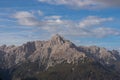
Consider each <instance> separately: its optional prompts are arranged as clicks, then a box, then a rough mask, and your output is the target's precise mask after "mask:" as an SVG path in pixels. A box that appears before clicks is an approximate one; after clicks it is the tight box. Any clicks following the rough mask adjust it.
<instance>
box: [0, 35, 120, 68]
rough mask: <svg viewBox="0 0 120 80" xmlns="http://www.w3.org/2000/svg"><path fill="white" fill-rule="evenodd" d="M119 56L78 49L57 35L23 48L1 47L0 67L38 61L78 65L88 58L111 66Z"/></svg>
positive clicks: (24, 45) (89, 49) (97, 48)
mask: <svg viewBox="0 0 120 80" xmlns="http://www.w3.org/2000/svg"><path fill="white" fill-rule="evenodd" d="M118 54H119V53H118V52H117V51H115V50H113V51H108V50H107V49H105V48H101V47H96V46H90V47H83V46H80V47H77V46H76V45H74V44H73V43H72V42H70V41H69V40H66V39H64V38H63V37H61V36H60V35H58V34H56V35H55V36H53V37H52V38H51V39H50V40H48V41H33V42H27V43H25V44H23V45H21V46H14V45H13V46H6V45H3V46H1V47H0V67H3V68H11V67H13V66H14V65H19V64H21V63H22V62H25V61H31V62H36V61H38V62H39V65H40V66H41V65H45V66H46V67H49V66H53V65H55V64H58V63H62V62H65V61H66V62H67V63H78V62H79V61H80V60H83V59H84V58H86V57H91V58H94V59H95V60H98V61H99V60H100V61H101V62H104V63H105V64H110V63H111V62H112V61H116V60H120V56H119V55H118Z"/></svg>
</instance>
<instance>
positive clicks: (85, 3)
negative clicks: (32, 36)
mask: <svg viewBox="0 0 120 80" xmlns="http://www.w3.org/2000/svg"><path fill="white" fill-rule="evenodd" d="M38 1H39V2H44V3H49V4H54V5H66V6H72V8H81V9H83V8H86V9H96V8H105V7H116V6H120V0H38Z"/></svg>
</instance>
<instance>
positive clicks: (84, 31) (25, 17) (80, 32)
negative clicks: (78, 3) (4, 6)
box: [13, 11, 120, 37]
mask: <svg viewBox="0 0 120 80" xmlns="http://www.w3.org/2000/svg"><path fill="white" fill-rule="evenodd" d="M13 17H14V18H16V19H17V20H18V23H19V24H20V25H24V26H33V27H36V26H37V27H36V28H37V29H43V30H45V31H47V32H49V33H51V34H55V33H59V34H62V35H70V36H82V37H105V36H110V35H114V36H118V35H120V30H116V29H113V28H109V27H102V26H104V23H108V22H110V21H113V20H114V19H113V18H111V17H109V18H101V17H98V16H88V17H86V18H84V19H82V20H79V21H73V20H64V19H62V16H57V15H53V16H45V17H44V18H43V19H41V20H38V19H37V18H36V16H35V15H34V14H32V13H30V12H27V11H26V12H17V13H15V14H14V16H13Z"/></svg>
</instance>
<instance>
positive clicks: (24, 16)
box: [13, 11, 39, 26]
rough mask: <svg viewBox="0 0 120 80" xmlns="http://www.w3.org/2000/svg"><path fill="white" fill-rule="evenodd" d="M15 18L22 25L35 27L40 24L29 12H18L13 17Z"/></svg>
mask: <svg viewBox="0 0 120 80" xmlns="http://www.w3.org/2000/svg"><path fill="white" fill-rule="evenodd" d="M13 17H14V18H16V19H17V20H18V22H19V24H21V25H25V26H34V25H38V24H39V22H38V20H37V19H36V18H35V16H34V15H33V14H32V13H30V12H27V11H21V12H17V13H15V14H14V15H13Z"/></svg>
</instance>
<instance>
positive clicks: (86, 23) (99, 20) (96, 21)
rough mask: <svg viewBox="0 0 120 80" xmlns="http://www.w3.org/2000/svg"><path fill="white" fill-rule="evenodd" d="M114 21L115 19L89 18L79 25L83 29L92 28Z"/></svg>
mask: <svg viewBox="0 0 120 80" xmlns="http://www.w3.org/2000/svg"><path fill="white" fill-rule="evenodd" d="M112 20H113V18H100V17H97V16H88V17H87V18H85V19H83V20H82V21H81V22H80V23H79V27H81V28H85V27H91V26H95V25H99V24H101V23H103V22H108V21H112Z"/></svg>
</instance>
